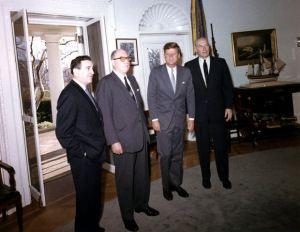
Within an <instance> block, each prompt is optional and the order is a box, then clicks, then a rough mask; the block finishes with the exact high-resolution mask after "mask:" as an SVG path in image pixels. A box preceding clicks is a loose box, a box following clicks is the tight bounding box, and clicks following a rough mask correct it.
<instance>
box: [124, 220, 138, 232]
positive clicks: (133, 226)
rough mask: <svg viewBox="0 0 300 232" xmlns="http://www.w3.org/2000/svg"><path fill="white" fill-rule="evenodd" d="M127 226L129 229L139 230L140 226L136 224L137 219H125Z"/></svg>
mask: <svg viewBox="0 0 300 232" xmlns="http://www.w3.org/2000/svg"><path fill="white" fill-rule="evenodd" d="M123 222H124V225H125V228H126V229H127V230H129V231H138V230H139V226H138V225H137V224H136V222H135V220H134V219H133V220H123Z"/></svg>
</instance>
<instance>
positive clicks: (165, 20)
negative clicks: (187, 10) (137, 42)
mask: <svg viewBox="0 0 300 232" xmlns="http://www.w3.org/2000/svg"><path fill="white" fill-rule="evenodd" d="M188 30H189V20H188V19H187V17H186V16H185V15H184V13H183V12H182V11H181V10H180V9H179V8H178V7H176V6H174V5H171V4H169V3H158V4H154V5H152V6H151V7H149V8H148V9H147V10H146V11H145V12H144V14H143V16H142V18H141V20H140V23H139V31H140V33H167V32H186V31H188Z"/></svg>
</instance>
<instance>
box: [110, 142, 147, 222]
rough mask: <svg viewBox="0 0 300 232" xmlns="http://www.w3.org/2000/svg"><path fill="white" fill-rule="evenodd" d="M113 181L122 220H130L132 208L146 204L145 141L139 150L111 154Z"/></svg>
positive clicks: (142, 206) (140, 207)
mask: <svg viewBox="0 0 300 232" xmlns="http://www.w3.org/2000/svg"><path fill="white" fill-rule="evenodd" d="M113 159H114V164H115V182H116V188H117V195H118V201H119V206H120V210H121V215H122V219H123V220H132V219H133V213H134V209H143V208H145V207H146V206H148V201H149V195H150V175H149V174H150V167H149V155H148V148H147V143H146V142H145V143H144V146H143V149H142V150H141V151H139V152H135V153H128V152H124V153H123V154H121V155H117V154H114V155H113Z"/></svg>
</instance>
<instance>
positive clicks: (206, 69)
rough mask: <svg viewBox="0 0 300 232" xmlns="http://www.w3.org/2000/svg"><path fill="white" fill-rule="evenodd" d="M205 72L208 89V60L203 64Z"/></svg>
mask: <svg viewBox="0 0 300 232" xmlns="http://www.w3.org/2000/svg"><path fill="white" fill-rule="evenodd" d="M203 71H204V76H205V82H206V87H207V86H208V68H207V63H206V60H204V62H203Z"/></svg>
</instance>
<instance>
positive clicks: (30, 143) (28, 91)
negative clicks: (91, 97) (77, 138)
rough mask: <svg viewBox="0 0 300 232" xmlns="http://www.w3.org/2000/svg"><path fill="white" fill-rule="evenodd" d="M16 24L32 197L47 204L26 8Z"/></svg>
mask: <svg viewBox="0 0 300 232" xmlns="http://www.w3.org/2000/svg"><path fill="white" fill-rule="evenodd" d="M12 27H13V32H14V41H15V54H16V63H17V70H18V78H19V90H20V97H21V105H22V120H23V128H24V134H25V142H26V152H27V162H28V169H29V183H30V190H31V194H32V196H33V197H34V198H35V199H36V200H37V201H40V203H41V205H42V206H45V195H44V184H43V178H42V166H41V157H40V150H39V137H38V128H37V118H36V106H35V96H34V83H33V75H32V66H31V60H30V53H29V44H28V41H29V40H28V25H27V15H26V11H25V10H22V11H20V12H18V13H17V14H16V15H14V16H13V17H12Z"/></svg>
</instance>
